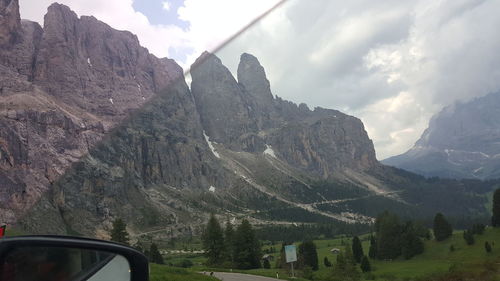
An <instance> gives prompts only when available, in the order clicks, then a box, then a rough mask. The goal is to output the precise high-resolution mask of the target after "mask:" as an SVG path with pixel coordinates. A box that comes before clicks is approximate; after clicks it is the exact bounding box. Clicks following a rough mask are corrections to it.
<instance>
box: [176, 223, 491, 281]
mask: <svg viewBox="0 0 500 281" xmlns="http://www.w3.org/2000/svg"><path fill="white" fill-rule="evenodd" d="M474 237H475V240H476V241H475V244H474V245H471V246H468V245H466V243H465V241H464V239H463V237H462V231H457V232H455V233H454V234H453V236H452V237H451V238H449V239H447V240H445V241H442V242H436V241H434V240H430V241H425V252H424V253H423V254H421V255H418V256H416V257H414V258H412V259H410V260H404V259H402V258H401V259H396V260H392V261H378V260H370V262H371V265H372V269H373V271H372V274H371V276H370V278H369V279H370V280H391V281H393V280H414V279H419V278H424V277H427V276H432V275H436V274H438V275H439V274H444V273H447V272H450V271H453V270H455V271H456V270H458V271H466V272H472V273H474V272H476V271H479V270H481V269H482V268H483V265H484V264H485V262H490V264H493V265H495V266H496V267H497V268H499V269H500V229H498V228H496V229H493V228H488V229H486V231H485V233H484V234H483V235H475V236H474ZM360 238H361V240H362V243H363V248H364V251H365V254H367V253H368V247H369V239H368V238H369V237H368V235H364V236H361V237H360ZM486 241H488V242H490V244H493V245H494V246H493V251H492V252H491V253H486V251H485V248H484V243H485V242H486ZM314 242H315V244H316V246H317V251H318V261H319V266H320V268H319V270H318V271H317V272H315V273H314V277H316V278H315V279H320V278H325V277H328V276H330V275H331V270H332V269H331V268H328V267H325V265H324V264H323V259H324V258H325V257H328V259H329V260H330V261H331V262H332V263H334V262H335V260H336V254H333V253H331V252H330V250H331V249H332V248H339V249H341V250H343V249H344V247H345V245H346V244H347V243H350V242H351V239H350V238H337V239H330V240H316V241H314ZM452 245H453V248H454V251H450V247H451V246H452ZM271 246H272V247H274V248H275V249H276V250H277V251H279V250H280V248H281V244H276V245H267V246H264V247H263V249H269V248H270V247H271ZM273 255H274V256H275V257H276V258H277V257H278V256H279V253H274V254H273ZM178 258H179V257H178ZM194 261H195V264H198V266H195V267H193V268H192V269H190V271H204V270H205V271H216V270H217V269H210V268H204V267H200V266H199V264H201V263H203V258H201V257H197V258H196V259H195V260H194ZM274 265H275V262H271V266H272V267H274ZM219 271H228V270H227V269H224V270H219ZM277 271H278V272H279V273H280V278H286V277H288V276H289V271H288V270H283V269H279V270H277V269H275V268H271V269H254V270H246V271H241V270H240V271H236V270H234V271H233V272H242V273H248V274H255V275H261V276H268V277H276V272H277ZM298 274H300V272H298ZM499 277H500V275H499ZM295 280H296V279H295ZM473 280H481V279H473Z"/></svg>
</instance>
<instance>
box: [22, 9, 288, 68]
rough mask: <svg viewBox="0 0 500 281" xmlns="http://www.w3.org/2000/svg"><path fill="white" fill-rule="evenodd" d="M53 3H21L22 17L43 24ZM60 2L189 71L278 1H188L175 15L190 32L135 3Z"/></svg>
mask: <svg viewBox="0 0 500 281" xmlns="http://www.w3.org/2000/svg"><path fill="white" fill-rule="evenodd" d="M53 1H54V0H37V1H32V0H20V6H21V16H22V18H25V19H29V20H34V21H37V22H39V23H41V24H43V16H44V14H45V13H46V10H47V7H48V6H49V5H50V4H51V3H52V2H53ZM136 1H139V0H136ZM158 1H159V2H160V0H158ZM58 2H59V3H61V4H64V5H67V6H69V7H70V8H71V9H72V10H74V11H75V12H76V13H77V14H78V15H93V16H95V17H96V18H98V19H99V20H101V21H104V22H105V23H107V24H109V25H110V26H112V27H113V28H116V29H119V30H129V31H131V32H132V33H134V34H136V35H137V36H138V38H139V40H140V42H141V44H142V45H143V46H145V47H147V48H148V49H149V51H150V52H152V53H153V54H155V55H156V56H158V57H173V58H174V59H177V61H178V62H179V63H180V64H181V65H182V66H183V67H184V68H188V67H189V65H190V64H191V63H192V62H194V60H195V59H196V58H197V57H198V56H199V55H200V54H201V53H202V52H203V51H205V50H213V49H214V48H216V47H217V46H218V45H219V44H220V43H221V42H222V41H224V40H225V39H227V38H229V37H230V36H232V35H233V34H235V33H236V32H237V31H239V30H240V29H241V28H242V27H244V26H245V25H246V24H248V23H249V22H250V21H252V20H253V19H254V18H256V17H257V16H259V15H260V14H262V13H263V12H265V11H266V10H267V9H269V8H270V7H272V6H273V5H274V4H276V3H277V2H278V0H238V1H235V0H210V1H206V0H185V1H184V5H183V6H181V7H180V8H179V9H178V10H177V11H176V12H177V14H178V17H179V19H181V20H183V21H186V22H188V23H189V27H188V28H187V29H182V28H180V27H178V26H175V25H154V24H151V23H150V22H149V20H148V18H147V17H146V16H145V15H144V14H142V13H140V12H137V11H135V10H134V8H133V0H106V1H102V0H86V1H81V0H58ZM161 3H162V6H163V8H164V9H166V10H168V9H170V8H171V6H170V2H168V1H164V2H161Z"/></svg>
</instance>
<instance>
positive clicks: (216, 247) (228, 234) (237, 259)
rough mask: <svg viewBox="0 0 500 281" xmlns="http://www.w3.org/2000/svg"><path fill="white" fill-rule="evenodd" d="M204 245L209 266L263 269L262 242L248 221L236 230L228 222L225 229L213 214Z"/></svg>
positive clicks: (205, 234) (243, 222) (204, 236)
mask: <svg viewBox="0 0 500 281" xmlns="http://www.w3.org/2000/svg"><path fill="white" fill-rule="evenodd" d="M202 243H203V248H204V250H205V255H206V257H207V265H209V266H219V267H229V268H238V269H252V268H260V267H261V263H260V259H261V254H262V252H261V245H260V241H259V240H258V239H257V237H256V235H255V230H254V229H253V227H252V225H251V224H250V222H249V221H248V220H246V219H244V220H242V221H241V224H240V225H238V227H237V228H236V229H234V228H233V225H232V224H231V223H230V222H229V221H227V222H226V225H225V228H224V229H223V228H222V226H221V225H220V223H219V221H218V220H217V218H216V217H215V215H213V214H212V215H211V216H210V219H209V220H208V223H207V226H206V228H205V229H204V231H203V234H202Z"/></svg>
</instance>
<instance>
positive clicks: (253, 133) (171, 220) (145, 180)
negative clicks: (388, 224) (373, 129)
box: [0, 0, 496, 238]
mask: <svg viewBox="0 0 500 281" xmlns="http://www.w3.org/2000/svg"><path fill="white" fill-rule="evenodd" d="M191 75H192V83H191V88H189V87H188V85H187V84H186V82H185V81H184V76H183V73H182V69H181V68H180V67H179V66H178V65H177V64H176V63H175V62H174V61H173V60H169V59H166V58H164V59H159V58H156V57H155V56H153V55H151V54H149V52H148V51H147V49H145V48H143V47H141V46H140V45H139V42H138V40H137V37H136V36H135V35H133V34H131V33H129V32H126V31H117V30H114V29H112V28H111V27H109V26H108V25H106V24H104V23H102V22H100V21H98V20H97V19H95V18H93V17H86V16H82V17H80V18H78V17H77V15H76V14H75V13H74V12H72V11H71V10H70V9H69V8H68V7H66V6H64V5H60V4H53V5H51V6H50V7H49V9H48V13H47V15H46V16H45V23H44V26H43V28H42V27H41V26H39V25H38V24H37V23H34V22H29V21H21V19H20V16H19V4H18V1H17V0H10V1H0V86H1V91H0V187H1V188H0V220H1V221H2V222H7V223H11V224H17V226H18V227H20V228H23V229H24V230H25V231H27V232H30V233H69V234H78V235H88V236H97V237H103V238H104V237H106V235H107V230H109V228H110V226H111V222H112V221H113V220H114V219H116V218H118V217H120V218H123V219H125V220H126V222H127V224H128V226H129V231H130V232H131V233H132V234H133V235H155V236H160V237H171V236H175V235H178V234H180V233H192V232H193V231H196V230H197V229H198V228H199V226H200V225H201V224H202V223H204V222H205V220H206V218H207V216H208V214H210V213H215V214H217V215H218V216H220V217H222V218H227V219H231V220H232V219H235V220H238V219H241V218H243V217H245V218H250V219H251V220H252V221H253V222H254V223H258V224H275V223H282V224H286V223H296V222H298V223H312V222H323V223H324V222H330V223H331V222H342V223H356V222H358V223H370V222H372V221H373V218H374V217H375V216H376V215H377V214H378V213H380V212H381V211H383V210H386V209H387V210H393V211H397V212H398V213H399V214H400V215H401V216H407V217H431V216H432V215H433V214H434V213H435V212H444V213H446V214H447V215H450V216H457V217H474V216H483V215H487V210H486V209H485V207H484V206H485V203H486V202H487V199H486V198H487V197H486V194H487V193H488V192H490V191H491V190H492V188H493V187H494V186H496V182H487V183H484V182H480V181H455V180H428V179H425V178H423V177H421V176H417V175H415V174H412V173H408V172H405V171H402V170H399V169H396V168H392V167H386V166H384V165H382V164H380V163H379V162H378V161H377V160H376V158H375V150H374V147H373V144H372V141H371V140H370V139H369V137H368V135H367V133H366V131H365V129H364V126H363V123H362V122H361V121H360V120H359V119H357V118H355V117H352V116H349V115H346V114H344V113H342V112H339V111H337V110H331V109H324V108H315V109H314V110H310V109H309V108H308V107H307V106H306V105H305V104H300V105H296V104H294V103H292V102H289V101H286V100H283V99H281V98H279V97H277V96H274V95H273V94H272V93H271V90H270V82H269V81H268V79H267V78H266V74H265V70H264V68H263V67H262V66H261V65H260V63H259V61H258V59H257V58H255V57H254V56H252V55H250V54H242V55H241V58H240V64H239V67H238V72H237V77H236V78H235V77H233V75H232V74H231V73H230V71H229V70H228V69H227V68H226V67H225V66H224V65H223V64H222V62H221V61H220V59H219V58H217V57H216V56H215V55H213V54H210V53H207V52H206V53H204V54H203V55H201V57H200V58H198V60H197V61H196V62H195V63H194V64H193V66H192V71H191Z"/></svg>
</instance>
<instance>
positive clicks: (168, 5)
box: [162, 1, 170, 11]
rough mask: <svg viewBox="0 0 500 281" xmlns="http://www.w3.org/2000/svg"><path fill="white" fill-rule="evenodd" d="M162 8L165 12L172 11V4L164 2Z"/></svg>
mask: <svg viewBox="0 0 500 281" xmlns="http://www.w3.org/2000/svg"><path fill="white" fill-rule="evenodd" d="M162 7H163V10H165V11H170V2H168V1H164V2H163V3H162Z"/></svg>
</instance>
